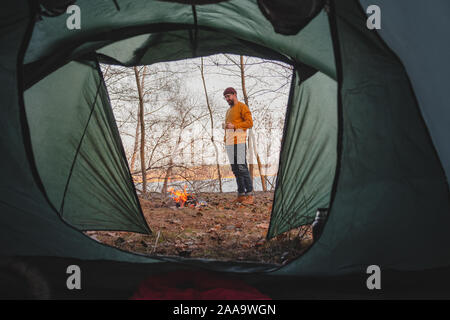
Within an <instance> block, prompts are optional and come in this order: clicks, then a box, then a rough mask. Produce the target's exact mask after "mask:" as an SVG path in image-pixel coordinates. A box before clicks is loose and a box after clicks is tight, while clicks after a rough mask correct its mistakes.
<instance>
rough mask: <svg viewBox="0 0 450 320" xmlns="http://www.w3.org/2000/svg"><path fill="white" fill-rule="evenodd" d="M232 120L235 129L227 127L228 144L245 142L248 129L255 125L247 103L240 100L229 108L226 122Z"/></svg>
mask: <svg viewBox="0 0 450 320" xmlns="http://www.w3.org/2000/svg"><path fill="white" fill-rule="evenodd" d="M228 122H231V123H232V124H233V125H234V127H235V129H225V137H224V140H223V141H224V142H225V144H226V145H230V144H239V143H245V142H246V138H247V133H246V131H247V129H250V128H251V127H253V119H252V113H251V112H250V109H249V108H248V106H247V105H246V104H245V103H242V102H238V103H236V104H235V105H234V106H232V107H230V108H229V109H228V110H227V114H226V116H225V124H227V123H228Z"/></svg>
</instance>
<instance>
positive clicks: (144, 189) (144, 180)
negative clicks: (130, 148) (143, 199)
mask: <svg viewBox="0 0 450 320" xmlns="http://www.w3.org/2000/svg"><path fill="white" fill-rule="evenodd" d="M133 68H134V75H135V77H136V85H137V89H138V95H139V121H140V124H141V154H140V157H141V171H142V195H144V196H145V195H146V194H147V170H146V167H145V122H144V96H143V94H142V84H143V82H144V81H143V80H144V79H142V84H141V82H140V79H139V71H138V69H137V67H133ZM144 76H145V69H144V75H143V77H144Z"/></svg>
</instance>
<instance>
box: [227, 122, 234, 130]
mask: <svg viewBox="0 0 450 320" xmlns="http://www.w3.org/2000/svg"><path fill="white" fill-rule="evenodd" d="M225 129H235V126H234V124H232V123H231V122H227V124H226V125H225Z"/></svg>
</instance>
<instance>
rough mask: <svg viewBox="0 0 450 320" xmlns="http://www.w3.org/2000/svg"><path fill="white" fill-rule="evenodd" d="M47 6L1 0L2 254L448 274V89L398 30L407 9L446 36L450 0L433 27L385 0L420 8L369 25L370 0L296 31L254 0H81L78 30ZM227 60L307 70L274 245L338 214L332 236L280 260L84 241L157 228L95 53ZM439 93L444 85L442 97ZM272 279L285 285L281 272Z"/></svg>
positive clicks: (300, 79) (341, 7)
mask: <svg viewBox="0 0 450 320" xmlns="http://www.w3.org/2000/svg"><path fill="white" fill-rule="evenodd" d="M261 1H262V0H260V1H259V2H260V4H261ZM286 1H287V2H288V0H286ZM304 1H305V3H307V2H308V1H309V3H311V2H314V3H317V4H323V1H314V0H308V1H307V0H304ZM415 1H416V0H414V2H415ZM36 3H37V2H34V1H25V0H20V1H16V2H14V3H11V2H5V3H4V4H2V5H1V7H2V10H1V13H0V17H1V20H0V43H1V46H0V65H1V73H0V83H1V84H2V86H1V87H0V90H1V93H2V108H1V113H2V114H1V115H2V116H1V117H0V119H1V120H0V121H1V125H0V149H1V151H2V153H1V154H2V156H1V157H0V177H1V179H0V190H1V191H2V193H1V194H0V210H1V212H2V214H1V215H0V226H1V232H0V242H1V244H0V254H1V255H9V256H20V257H33V256H35V257H36V256H45V257H49V258H50V259H55V261H56V260H57V259H62V258H64V259H68V261H69V260H70V259H80V260H79V261H98V260H104V261H109V265H111V266H113V265H116V263H132V264H133V263H140V266H141V267H142V269H141V270H145V272H150V273H151V272H155V273H156V272H161V271H164V270H169V269H179V268H184V267H186V266H189V267H190V268H207V269H213V270H220V271H228V272H234V273H242V274H247V276H248V277H249V279H250V278H251V277H256V275H258V276H259V275H262V276H261V277H257V278H258V280H255V281H256V282H258V281H259V282H261V283H268V282H264V281H266V280H265V279H269V278H271V277H275V278H276V279H286V278H285V277H288V279H289V280H288V281H290V282H291V284H294V285H295V284H296V283H297V282H295V281H293V280H292V279H297V280H298V279H299V277H312V276H318V277H323V276H336V275H343V274H365V271H366V268H367V266H368V265H372V264H376V265H379V266H380V267H381V268H382V269H390V270H397V271H413V270H421V271H423V270H426V269H433V268H434V269H435V268H448V267H450V254H449V252H448V250H446V248H447V247H448V246H449V245H450V234H449V233H448V231H447V228H448V226H449V223H450V221H449V220H450V215H449V213H450V194H449V185H448V170H447V169H448V168H449V158H448V154H449V152H450V151H449V150H450V147H449V145H448V143H447V144H446V143H445V141H446V140H445V139H446V138H447V136H446V134H445V133H446V132H448V126H446V123H448V121H449V120H450V118H449V114H448V112H447V111H446V109H443V108H442V105H446V103H447V105H448V102H450V98H449V96H448V93H447V91H446V88H445V85H444V84H443V83H444V82H445V81H441V83H439V81H436V79H434V78H433V77H432V76H431V75H429V76H430V78H431V80H432V82H430V83H428V82H427V78H426V77H425V79H420V78H421V76H427V75H428V73H427V72H424V71H423V70H422V69H421V67H420V66H419V67H417V66H413V62H417V57H416V56H415V53H414V51H408V50H405V48H408V45H409V44H410V43H413V40H411V38H406V40H404V41H405V43H402V42H401V41H399V40H398V38H397V35H398V34H401V33H402V32H404V29H402V28H403V26H404V24H402V23H403V22H405V21H408V17H420V18H422V22H423V23H424V24H427V25H430V26H433V25H436V24H439V35H440V36H442V35H446V33H448V31H443V30H449V28H448V27H450V22H448V21H450V20H449V19H447V18H448V17H447V12H448V10H445V8H446V3H444V2H442V1H438V2H437V3H436V6H435V8H434V11H433V13H434V14H436V15H437V16H438V17H439V19H437V20H436V21H437V22H436V21H434V20H433V18H432V17H431V16H430V15H425V14H422V12H421V11H420V6H417V8H414V6H409V2H408V4H406V2H405V1H403V0H402V1H396V2H395V4H393V2H390V4H389V6H388V5H387V4H386V8H389V10H392V11H389V12H398V11H399V10H400V11H401V9H402V8H405V7H406V6H407V7H408V11H407V13H406V14H405V17H406V18H401V19H400V20H399V21H400V22H399V23H396V22H395V17H393V16H392V15H391V14H389V13H388V15H387V16H386V18H383V19H386V20H383V23H384V21H386V25H387V26H389V28H388V30H386V32H385V31H380V33H379V34H378V33H377V31H376V30H369V29H367V28H366V16H365V13H364V11H365V10H364V9H365V7H364V6H361V3H363V4H366V5H367V3H366V1H361V3H360V2H358V1H356V0H339V1H336V0H334V1H333V0H332V1H328V2H327V4H326V5H325V6H324V7H323V9H322V10H320V12H319V13H318V14H317V15H316V16H315V17H311V18H312V20H311V21H310V22H309V23H308V24H307V25H306V26H305V27H304V28H302V29H301V30H300V31H298V32H297V31H295V32H293V34H292V35H287V34H279V33H276V32H275V31H274V28H273V27H272V25H271V22H269V21H268V20H267V19H266V17H265V15H264V14H263V13H262V12H261V10H260V6H259V5H258V1H240V0H232V1H223V2H220V3H214V4H204V5H186V4H182V3H173V2H167V1H166V2H161V1H144V0H134V1H132V0H120V1H117V4H118V5H119V7H116V5H115V2H114V1H101V2H93V1H87V0H84V1H83V0H80V1H76V5H78V6H79V7H80V8H81V12H82V20H81V21H82V22H81V23H82V25H81V29H80V30H69V29H68V28H67V27H66V19H67V16H68V15H67V14H65V13H63V14H61V15H59V16H56V17H47V16H42V17H40V18H36V17H37V16H38V11H37V9H38V8H37V5H36ZM377 3H378V4H379V5H380V6H383V5H385V3H386V2H385V1H381V0H379V1H377ZM301 13H302V12H299V15H300V14H301ZM266 14H267V12H266ZM291 15H292V12H291ZM383 17H384V16H383ZM273 22H274V21H272V23H273ZM445 26H446V27H447V28H445ZM380 36H381V37H383V38H381V37H380ZM421 36H422V37H423V35H421ZM426 36H428V37H429V38H433V36H432V34H431V33H427V34H426ZM218 39H223V43H221V41H219V40H218ZM383 39H385V41H386V42H385V41H384V40H383ZM427 43H428V49H427V48H425V47H424V48H421V49H420V55H419V57H421V58H423V59H424V58H426V57H429V55H428V52H432V53H433V52H437V51H439V50H438V49H439V44H440V41H436V40H434V41H431V40H430V41H428V42H427ZM390 45H392V48H391V47H390ZM393 49H394V51H392V50H393ZM427 50H428V51H427ZM220 52H230V53H238V54H249V55H254V56H259V57H264V58H270V59H278V60H281V61H285V62H288V63H291V64H292V65H293V66H294V67H295V77H294V80H293V83H292V86H291V92H290V99H289V103H288V106H287V111H288V112H287V118H286V122H285V129H284V136H283V146H282V150H281V154H280V164H279V172H278V180H277V186H276V190H275V199H274V204H273V211H272V216H271V223H270V229H269V233H268V237H269V238H270V237H273V236H275V235H278V234H280V233H282V232H284V231H287V230H289V229H290V228H295V227H298V226H301V225H304V224H309V223H311V221H312V219H313V217H314V213H315V211H316V210H317V208H319V207H325V208H328V219H327V222H326V225H325V228H324V230H323V233H322V235H321V237H320V238H319V239H316V241H315V243H314V244H313V245H312V246H311V247H310V248H309V249H308V251H307V252H306V253H305V254H304V255H303V256H301V257H299V258H298V259H296V260H295V261H292V262H291V263H289V264H288V265H285V266H282V267H279V268H276V269H274V268H273V266H267V265H263V264H256V265H255V264H242V263H237V262H228V263H223V262H220V261H205V260H195V259H193V260H188V259H183V258H170V257H153V256H151V257H147V256H140V255H136V254H131V253H126V252H122V251H120V250H117V249H114V248H111V247H108V246H105V245H102V244H99V243H97V242H95V241H94V240H92V239H90V238H88V237H87V236H85V235H84V234H83V233H82V232H81V230H87V229H97V230H107V229H113V230H128V231H135V232H150V230H149V228H148V226H147V224H146V222H145V219H144V218H143V216H142V211H141V208H140V206H139V203H138V201H137V196H136V192H135V190H134V187H133V183H132V181H131V176H130V173H129V169H128V166H127V163H126V159H125V157H124V153H123V148H122V145H121V142H120V138H119V136H118V131H117V127H116V124H115V120H114V118H113V116H112V112H111V106H110V103H109V99H108V95H107V92H106V88H105V86H104V83H103V80H102V75H101V71H100V69H99V68H98V63H99V62H104V63H110V64H121V65H127V66H133V65H140V64H151V63H155V62H158V61H171V60H178V59H183V58H190V57H196V56H202V55H210V54H213V53H220ZM394 52H395V53H394ZM396 54H398V55H396ZM441 54H442V55H438V56H437V57H439V59H438V58H436V55H434V54H433V55H432V56H433V57H434V59H430V61H427V63H428V64H431V65H432V66H433V67H434V68H439V67H442V68H443V69H444V70H447V68H448V67H449V63H448V61H446V59H445V57H446V56H448V54H450V52H449V51H448V46H443V52H442V53H441ZM430 56H431V55H430ZM405 61H406V62H407V65H406V66H404V62H405ZM410 79H412V81H411V80H410ZM433 89H435V90H436V91H439V92H438V94H437V95H436V96H434V97H431V96H430V92H431V91H433ZM446 170H447V171H446ZM446 173H447V174H446ZM93 263H94V262H93ZM106 264H107V265H108V262H106ZM86 265H91V264H89V263H87V262H86ZM133 268H139V266H138V267H136V266H135V265H134V264H133V267H130V268H129V269H128V270H134V269H133ZM446 270H447V269H446ZM256 272H258V273H256ZM260 272H263V273H260ZM447 274H448V273H447ZM125 277H126V276H125ZM293 277H296V278H293ZM288 281H287V282H288ZM434 281H438V280H434ZM285 284H286V283H285ZM267 285H268V286H271V287H272V288H276V287H278V289H280V286H282V282H281V280H279V281H277V280H274V281H272V282H271V284H267Z"/></svg>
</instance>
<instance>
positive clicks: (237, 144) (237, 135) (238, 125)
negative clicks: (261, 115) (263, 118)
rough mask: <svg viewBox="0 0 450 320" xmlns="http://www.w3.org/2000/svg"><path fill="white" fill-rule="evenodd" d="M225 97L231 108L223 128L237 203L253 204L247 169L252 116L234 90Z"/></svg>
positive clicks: (251, 184)
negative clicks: (236, 193) (247, 140)
mask: <svg viewBox="0 0 450 320" xmlns="http://www.w3.org/2000/svg"><path fill="white" fill-rule="evenodd" d="M223 96H224V98H225V100H226V101H227V103H228V104H229V106H230V108H229V109H228V110H227V114H226V116H225V123H224V125H223V127H224V129H225V138H224V142H225V149H226V151H227V155H228V158H229V160H230V164H231V170H232V171H233V174H234V176H235V177H236V183H237V187H238V197H237V198H236V200H235V202H240V203H243V204H253V201H254V199H253V195H252V193H253V183H252V179H251V178H250V173H249V171H248V167H247V154H246V153H247V148H246V138H247V134H246V131H247V129H250V128H251V127H253V120H252V114H251V112H250V109H249V108H248V106H247V105H245V104H244V103H242V102H240V101H238V99H237V94H236V90H234V88H226V89H225V91H224V92H223Z"/></svg>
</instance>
